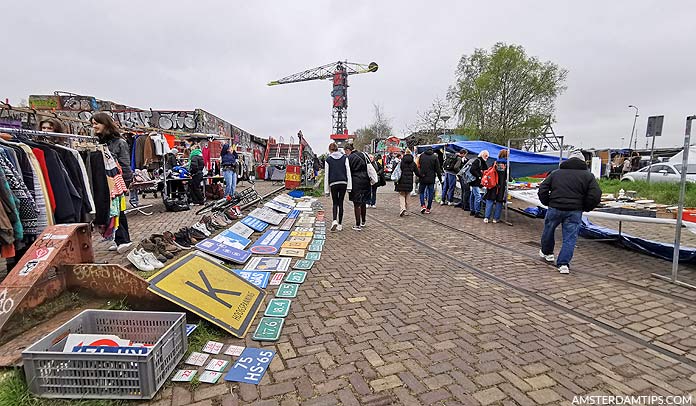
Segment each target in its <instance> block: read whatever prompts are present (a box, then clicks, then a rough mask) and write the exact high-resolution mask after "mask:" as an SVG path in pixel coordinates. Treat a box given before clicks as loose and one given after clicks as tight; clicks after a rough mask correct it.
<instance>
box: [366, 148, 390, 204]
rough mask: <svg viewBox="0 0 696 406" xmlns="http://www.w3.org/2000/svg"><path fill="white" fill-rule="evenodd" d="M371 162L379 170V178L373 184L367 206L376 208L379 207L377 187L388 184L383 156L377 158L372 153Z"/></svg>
mask: <svg viewBox="0 0 696 406" xmlns="http://www.w3.org/2000/svg"><path fill="white" fill-rule="evenodd" d="M370 163H372V165H374V166H375V169H376V170H377V179H379V180H378V181H377V183H375V184H374V185H372V186H371V187H372V191H371V193H370V202H369V203H368V205H367V207H372V208H373V209H374V208H375V207H377V188H379V187H380V186H384V185H386V184H387V182H386V180H385V179H384V165H382V156H381V155H377V159H375V156H374V155H372V154H370Z"/></svg>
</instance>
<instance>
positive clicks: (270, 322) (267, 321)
mask: <svg viewBox="0 0 696 406" xmlns="http://www.w3.org/2000/svg"><path fill="white" fill-rule="evenodd" d="M284 323H285V319H283V318H279V317H262V318H261V321H259V326H258V327H256V331H254V334H253V335H252V336H251V339H252V340H256V341H278V339H279V338H280V331H281V330H282V329H283V324H284Z"/></svg>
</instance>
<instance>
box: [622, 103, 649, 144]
mask: <svg viewBox="0 0 696 406" xmlns="http://www.w3.org/2000/svg"><path fill="white" fill-rule="evenodd" d="M628 107H629V108H630V107H633V108H634V109H636V115H635V116H634V117H633V128H632V129H631V138H630V140H629V141H628V148H631V142H632V141H633V133H635V131H636V120H637V119H638V107H636V106H634V105H632V104H629V105H628ZM646 142H647V141H646ZM636 144H638V137H636V140H635V141H633V149H636ZM622 147H623V146H622ZM645 148H648V146H647V144H646V146H645Z"/></svg>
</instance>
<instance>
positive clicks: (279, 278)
mask: <svg viewBox="0 0 696 406" xmlns="http://www.w3.org/2000/svg"><path fill="white" fill-rule="evenodd" d="M288 259H289V258H288ZM284 278H285V272H276V273H274V274H273V277H272V278H271V282H270V283H269V285H271V286H278V285H280V284H281V283H282V282H283V279H284Z"/></svg>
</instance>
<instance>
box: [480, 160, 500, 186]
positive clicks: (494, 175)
mask: <svg viewBox="0 0 696 406" xmlns="http://www.w3.org/2000/svg"><path fill="white" fill-rule="evenodd" d="M497 185H498V165H497V164H493V165H491V167H490V168H488V169H486V170H485V171H483V176H482V177H481V187H485V188H486V189H493V188H494V187H496V186H497Z"/></svg>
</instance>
